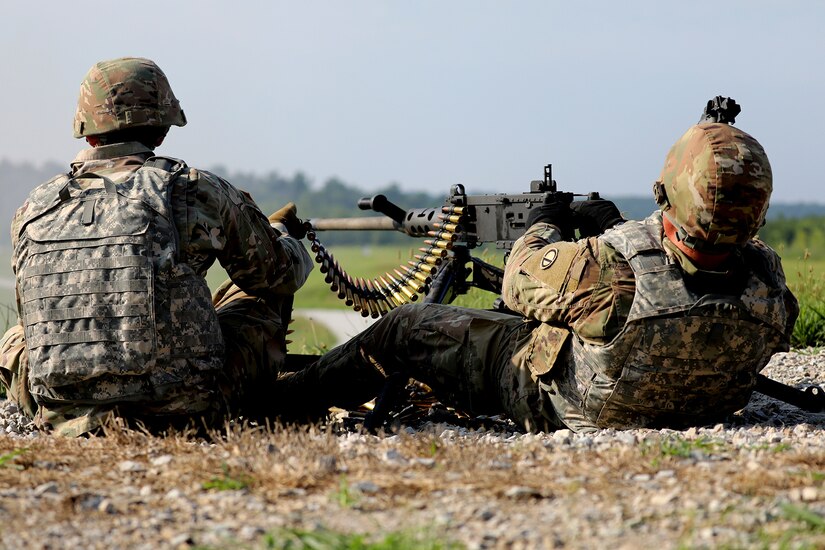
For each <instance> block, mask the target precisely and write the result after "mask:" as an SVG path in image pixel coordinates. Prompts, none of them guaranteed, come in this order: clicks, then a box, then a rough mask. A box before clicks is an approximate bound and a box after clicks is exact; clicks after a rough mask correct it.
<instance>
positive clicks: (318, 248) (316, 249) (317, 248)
mask: <svg viewBox="0 0 825 550" xmlns="http://www.w3.org/2000/svg"><path fill="white" fill-rule="evenodd" d="M309 249H310V250H312V251H313V252H316V253H317V252H320V251H321V250H323V247H322V246H321V245H320V244H318V243H317V242H314V241H312V244H311V245H309Z"/></svg>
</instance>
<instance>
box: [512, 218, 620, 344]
mask: <svg viewBox="0 0 825 550" xmlns="http://www.w3.org/2000/svg"><path fill="white" fill-rule="evenodd" d="M560 238H561V235H560V233H559V231H558V229H556V228H555V227H553V226H550V225H547V224H541V223H540V224H536V225H534V226H533V227H531V228H530V229H529V230H528V231H527V232H526V233H525V234H524V236H523V237H522V238H520V239H519V240H518V241H516V242H515V244H514V245H513V250H512V252H511V254H510V258H509V260H508V261H507V266H506V267H505V270H504V283H503V285H502V297H503V299H504V302H505V303H506V304H507V307H509V308H510V309H512V310H514V311H517V312H519V313H521V314H522V315H524V316H525V317H527V318H530V319H536V320H538V321H543V322H546V323H552V324H556V325H561V326H566V327H568V328H570V329H572V330H573V331H574V332H575V333H576V335H577V336H578V337H579V338H582V339H584V340H588V341H591V342H595V343H606V342H608V341H610V340H612V339H613V338H614V337H615V336H616V334H618V333H619V331H621V330H622V327H623V326H624V323H625V321H626V319H627V315H628V312H629V311H630V307H631V305H632V303H633V295H634V293H635V288H636V285H635V279H634V277H633V271H632V269H631V268H630V266H629V265H628V263H627V262H626V261H625V260H624V258H622V257H621V256H620V255H619V254H618V253H617V252H616V251H615V250H614V249H613V248H611V247H610V246H608V245H606V244H604V243H602V242H601V241H599V239H598V238H597V237H591V238H588V239H582V240H579V241H576V242H566V241H561V240H560Z"/></svg>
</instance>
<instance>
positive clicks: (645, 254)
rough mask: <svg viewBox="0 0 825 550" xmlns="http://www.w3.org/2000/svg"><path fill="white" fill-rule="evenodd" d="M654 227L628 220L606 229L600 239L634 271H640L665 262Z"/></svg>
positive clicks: (662, 249)
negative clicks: (614, 250)
mask: <svg viewBox="0 0 825 550" xmlns="http://www.w3.org/2000/svg"><path fill="white" fill-rule="evenodd" d="M645 222H647V220H645ZM655 228H656V225H655V224H649V223H643V222H638V221H634V220H630V221H627V222H625V223H623V224H621V225H618V226H616V227H614V228H613V229H611V230H610V231H606V232H605V233H604V234H603V235H602V236H601V237H600V239H601V240H603V241H604V242H606V243H607V244H609V245H610V246H612V247H613V248H614V249H616V251H617V252H618V253H619V254H621V255H622V256H623V257H624V259H626V260H627V261H628V263H629V264H630V267H631V268H632V269H633V272H634V273H642V272H645V271H649V270H650V269H652V268H654V267H658V266H661V265H664V264H666V263H667V259H666V257H667V256H666V254H665V250H664V248H663V247H662V243H661V240H660V238H659V236H658V235H657V234H656V231H655Z"/></svg>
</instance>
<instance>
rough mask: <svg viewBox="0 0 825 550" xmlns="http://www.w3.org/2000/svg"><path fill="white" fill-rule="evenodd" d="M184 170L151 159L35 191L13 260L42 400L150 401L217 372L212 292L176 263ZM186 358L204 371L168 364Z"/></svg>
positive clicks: (218, 344) (35, 387)
mask: <svg viewBox="0 0 825 550" xmlns="http://www.w3.org/2000/svg"><path fill="white" fill-rule="evenodd" d="M169 162H170V163H171V162H173V161H171V160H170V161H169ZM184 171H186V166H185V165H184V164H182V163H176V164H174V165H173V167H172V171H167V170H163V169H160V168H155V167H149V166H148V165H146V166H143V167H141V168H139V169H138V170H137V171H136V172H134V173H133V174H132V177H130V178H128V179H126V180H125V181H123V182H120V183H118V184H115V183H114V182H112V180H110V179H108V178H106V177H105V176H103V178H104V180H103V181H104V182H106V185H105V186H101V185H99V184H98V185H87V186H84V187H83V188H81V187H80V186H78V185H76V181H77V180H74V179H71V178H69V177H68V176H64V177H62V178H58V179H56V180H54V181H52V182H51V183H50V184H49V185H46V186H41V187H39V188H37V189H36V190H35V191H34V192H33V193H32V194H31V195H30V197H29V206H28V209H27V214H26V217H25V218H24V219H23V220H22V222H21V224H20V233H19V235H18V238H17V240H16V245H15V249H14V260H15V273H16V276H17V288H18V297H19V313H20V319H21V322H22V323H23V326H24V328H25V337H26V347H27V350H28V355H29V363H30V371H29V386H30V391H31V393H32V394H33V395H34V396H35V399H36V400H37V401H38V402H44V403H45V402H48V403H65V402H78V401H79V402H88V403H95V402H96V403H107V402H128V401H151V400H152V399H153V398H154V397H155V396H156V395H158V394H161V393H163V392H164V391H165V389H166V388H167V387H172V386H176V385H177V386H179V385H181V381H182V380H185V379H188V378H192V377H195V380H194V381H195V382H197V381H199V380H208V379H209V377H214V374H215V372H216V371H218V370H220V368H221V365H222V359H223V340H222V338H221V331H220V328H219V326H218V319H217V315H216V314H215V310H214V308H213V307H212V298H211V294H210V291H209V288H208V287H207V285H206V281H205V280H204V279H203V277H200V276H198V275H197V274H196V273H195V272H194V271H193V270H192V269H191V267H190V266H189V265H188V264H186V263H185V261H184V262H181V261H179V259H181V254H180V252H179V250H178V239H176V238H175V235H176V228H175V226H174V223H173V222H172V219H171V214H172V213H171V210H170V203H171V201H170V193H171V190H172V186H171V181H172V180H173V179H175V178H176V177H177V176H178V174H179V173H181V172H184ZM95 178H97V176H95ZM98 182H100V180H99V179H98ZM184 259H185V256H184ZM180 357H187V358H191V359H193V360H197V361H198V362H199V365H198V368H197V370H196V371H194V372H190V370H191V368H190V367H189V366H188V365H186V364H185V362H179V363H178V364H176V365H175V366H176V367H177V368H172V367H171V365H172V364H174V363H173V362H172V360H173V359H176V358H180Z"/></svg>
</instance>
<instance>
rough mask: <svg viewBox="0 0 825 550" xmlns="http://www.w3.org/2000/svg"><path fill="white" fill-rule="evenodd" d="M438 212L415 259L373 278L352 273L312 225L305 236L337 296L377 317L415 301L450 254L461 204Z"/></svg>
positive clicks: (351, 305) (362, 312)
mask: <svg viewBox="0 0 825 550" xmlns="http://www.w3.org/2000/svg"><path fill="white" fill-rule="evenodd" d="M442 212H443V213H442V214H439V216H438V217H439V219H440V220H441V222H440V223H436V224H435V228H436V231H430V232H428V234H427V235H428V236H429V237H432V238H431V239H426V240H425V241H424V243H425V244H426V245H427V247H424V248H419V249H418V250H419V252H420V254H416V255H415V261H412V260H410V261H408V262H407V264H406V265H405V264H401V265H399V266H398V268H396V269H393V270H392V273H390V272H387V273H384V274H383V275H378V276H377V277H374V278H373V279H364V278H361V277H352V276H350V274H349V273H347V272H346V271H345V270H344V269H343V268H342V267H341V266H340V265H339V264H338V260H336V259H335V258H334V257H333V255H332V253H331V252H330V251H329V250H327V249H326V248H325V247H324V245H323V244H321V242H320V241H319V240H318V236H317V234H316V233H315V231H313V230H312V229H311V228H307V235H306V236H307V239H308V240H309V241H310V248H311V250H312V252H314V253H315V261H316V262H317V263H318V264H320V268H319V270H320V271H321V273H322V274H324V281H325V282H326V283H327V284H328V285H329V289H330V290H331V291H332V292H335V293H337V295H338V298H340V299H341V300H344V303H345V304H346V305H347V306H349V307H351V308H352V309H353V310H355V311H358V312H360V313H361V315H362V316H363V317H372V318H374V319H375V318H378V317H381V316H383V315H386V314H387V312H389V311H390V310H392V309H395V308H397V307H398V306H400V305H402V304H407V303H411V302H415V301H416V300H418V295H419V294H421V295H426V294H427V292H428V291H429V285H430V283H431V282H432V279H433V277H434V276H435V275H436V273H437V272H438V268H439V266H440V265H441V263H442V262H443V261H444V259H445V258H447V257H448V256H449V255H450V250H451V249H452V247H453V243H454V242H455V241H456V239H458V233H460V232H461V230H462V229H461V225H460V224H461V223H462V222H463V220H464V218H463V214H464V208H463V207H460V206H452V207H450V206H445V207H443V208H442Z"/></svg>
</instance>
